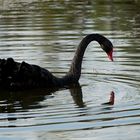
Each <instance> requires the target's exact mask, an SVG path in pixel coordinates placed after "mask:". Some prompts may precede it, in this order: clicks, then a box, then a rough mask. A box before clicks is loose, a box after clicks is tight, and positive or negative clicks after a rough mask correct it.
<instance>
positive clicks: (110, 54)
mask: <svg viewBox="0 0 140 140" xmlns="http://www.w3.org/2000/svg"><path fill="white" fill-rule="evenodd" d="M107 55H108V58H109V59H110V60H111V61H113V50H112V51H110V52H109V53H107Z"/></svg>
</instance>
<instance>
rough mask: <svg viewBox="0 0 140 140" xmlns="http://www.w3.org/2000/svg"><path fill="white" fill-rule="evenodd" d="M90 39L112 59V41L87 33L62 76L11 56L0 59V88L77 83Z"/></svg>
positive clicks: (59, 85) (61, 85)
mask: <svg viewBox="0 0 140 140" xmlns="http://www.w3.org/2000/svg"><path fill="white" fill-rule="evenodd" d="M91 41H97V42H98V43H99V44H100V45H101V47H102V49H103V50H104V51H105V52H106V53H107V54H108V56H109V58H110V59H111V60H112V61H113V58H112V52H113V45H112V43H111V42H110V41H109V40H108V39H107V38H105V37H104V36H102V35H99V34H90V35H87V36H86V37H85V38H83V40H82V41H81V43H80V44H79V46H78V48H77V50H76V52H75V55H74V58H73V60H72V63H71V67H70V69H69V72H68V73H67V74H66V75H65V76H64V77H62V78H58V77H56V76H54V75H53V74H52V73H51V72H49V71H48V70H46V69H44V68H41V67H40V66H37V65H31V64H28V63H25V62H22V63H19V62H15V61H14V60H13V59H12V58H8V59H6V60H5V59H1V60H0V87H1V88H14V89H17V88H18V89H25V88H38V87H45V88H51V87H57V88H61V87H65V86H69V85H71V84H74V83H78V80H79V78H80V76H81V66H82V59H83V56H84V52H85V50H86V48H87V46H88V44H89V43H90V42H91Z"/></svg>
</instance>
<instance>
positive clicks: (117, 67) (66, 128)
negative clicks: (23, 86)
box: [0, 0, 140, 140]
mask: <svg viewBox="0 0 140 140" xmlns="http://www.w3.org/2000/svg"><path fill="white" fill-rule="evenodd" d="M139 7H140V2H139V1H138V0H125V1H121V0H114V1H112V0H88V1H74V0H69V1H64V0H62V1H59V0H55V1H53V0H51V1H47V0H46V1H45V0H24V1H23V0H20V1H18V0H10V1H9V0H0V57H1V58H7V57H13V58H15V60H17V61H19V62H21V61H26V62H28V63H31V64H37V65H40V66H42V67H44V68H47V69H48V70H49V71H51V72H53V73H54V74H55V75H57V76H62V75H64V74H65V73H66V72H67V71H68V70H69V66H70V64H71V60H72V58H73V55H74V52H75V50H76V47H77V46H78V44H79V42H80V41H81V39H82V38H83V37H84V36H85V35H87V34H90V33H100V34H103V35H104V36H106V37H107V38H109V39H110V40H111V41H112V43H113V45H114V62H110V61H109V60H108V58H107V56H106V54H105V53H104V52H103V51H102V50H101V48H100V46H99V45H98V44H97V43H96V42H93V43H91V44H90V45H89V47H88V49H87V51H86V53H85V56H84V60H83V67H82V75H81V79H80V87H75V88H74V87H73V88H71V89H65V90H59V91H54V92H50V91H47V90H46V89H41V90H30V91H24V92H5V91H0V140H52V139H55V140H60V139H61V140H78V139H80V140H82V139H84V140H86V139H88V140H90V139H91V140H100V139H104V140H112V139H113V140H125V139H127V140H138V139H140V134H139V132H140V88H139V87H140V11H139ZM93 46H94V47H93ZM111 91H114V93H115V104H114V105H113V106H103V105H101V104H102V103H104V102H107V101H108V100H109V96H110V93H111ZM48 92H49V93H50V94H49V95H48Z"/></svg>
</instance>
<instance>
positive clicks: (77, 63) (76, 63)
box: [65, 34, 100, 82]
mask: <svg viewBox="0 0 140 140" xmlns="http://www.w3.org/2000/svg"><path fill="white" fill-rule="evenodd" d="M94 40H95V41H97V42H99V43H100V35H98V34H90V35H87V36H86V37H85V38H83V40H82V41H81V42H80V44H79V46H78V48H77V50H76V52H75V55H74V57H73V60H72V63H71V66H70V69H69V72H68V73H67V75H66V76H65V77H67V78H68V79H72V82H78V80H79V78H80V76H81V67H82V60H83V56H84V53H85V50H86V48H87V46H88V44H89V43H90V42H91V41H94Z"/></svg>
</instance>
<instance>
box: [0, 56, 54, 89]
mask: <svg viewBox="0 0 140 140" xmlns="http://www.w3.org/2000/svg"><path fill="white" fill-rule="evenodd" d="M54 79H55V77H54V76H53V75H52V74H51V73H50V72H49V71H48V70H46V69H44V68H41V67H40V66H37V65H31V64H28V63H25V62H24V61H23V62H22V63H19V62H15V61H14V60H13V59H12V58H8V59H6V60H5V59H0V87H4V88H16V89H17V88H35V87H50V86H52V85H54V83H53V82H54Z"/></svg>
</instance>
